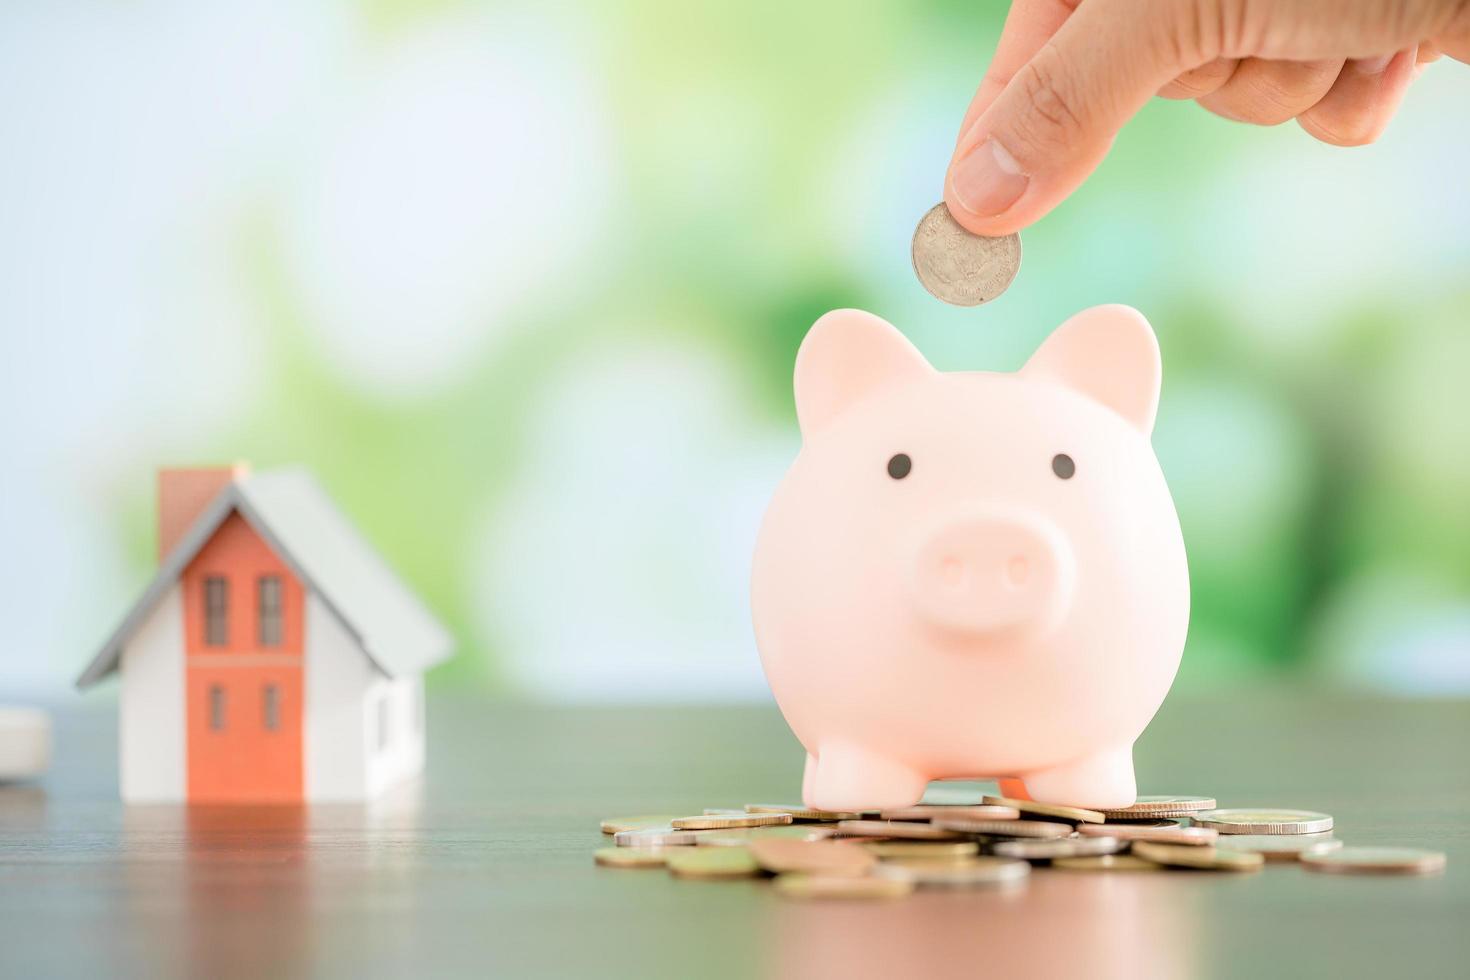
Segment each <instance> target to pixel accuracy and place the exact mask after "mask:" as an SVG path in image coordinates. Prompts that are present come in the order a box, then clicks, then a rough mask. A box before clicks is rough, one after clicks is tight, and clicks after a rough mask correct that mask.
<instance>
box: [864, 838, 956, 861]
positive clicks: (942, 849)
mask: <svg viewBox="0 0 1470 980" xmlns="http://www.w3.org/2000/svg"><path fill="white" fill-rule="evenodd" d="M855 843H857V844H858V846H860V847H862V848H863V849H865V850H866V851H867V852H868V853H869V854H872V855H874V856H875V857H880V858H917V859H924V860H929V861H946V860H949V861H952V860H955V859H956V858H967V857H974V856H975V855H976V854H979V853H980V845H979V844H976V843H975V842H974V841H972V840H955V841H946V840H934V841H929V840H893V841H888V840H865V841H857V842H855Z"/></svg>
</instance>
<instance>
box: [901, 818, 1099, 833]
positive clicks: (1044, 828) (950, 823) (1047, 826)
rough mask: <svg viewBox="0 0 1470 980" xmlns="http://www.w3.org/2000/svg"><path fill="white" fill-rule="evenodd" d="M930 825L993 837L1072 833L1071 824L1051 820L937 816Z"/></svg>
mask: <svg viewBox="0 0 1470 980" xmlns="http://www.w3.org/2000/svg"><path fill="white" fill-rule="evenodd" d="M930 826H931V827H939V828H942V829H944V830H954V831H959V832H960V833H963V834H987V835H989V836H992V837H1067V836H1069V835H1070V834H1071V833H1072V827H1071V825H1070V824H1065V823H1057V822H1055V821H1051V820H947V819H942V818H938V817H936V818H935V819H934V820H933V821H931V822H930Z"/></svg>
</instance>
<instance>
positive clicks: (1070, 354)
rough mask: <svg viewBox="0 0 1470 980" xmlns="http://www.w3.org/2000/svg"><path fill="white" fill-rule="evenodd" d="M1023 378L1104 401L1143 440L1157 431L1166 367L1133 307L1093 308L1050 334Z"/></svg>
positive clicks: (1029, 364) (1156, 345) (1139, 315)
mask: <svg viewBox="0 0 1470 980" xmlns="http://www.w3.org/2000/svg"><path fill="white" fill-rule="evenodd" d="M1021 373H1022V374H1023V375H1027V376H1029V377H1040V378H1046V379H1048V380H1051V381H1055V382H1057V383H1059V384H1064V385H1066V386H1067V387H1069V388H1072V389H1074V390H1076V391H1078V392H1081V393H1082V394H1084V395H1086V396H1087V397H1089V398H1091V399H1093V400H1094V401H1099V402H1102V403H1103V404H1104V405H1106V406H1107V407H1108V408H1111V409H1112V410H1113V411H1115V412H1117V413H1118V414H1119V415H1121V416H1123V418H1125V419H1127V420H1128V421H1129V422H1132V423H1133V425H1134V426H1135V427H1137V428H1138V430H1139V431H1140V432H1142V433H1143V434H1144V435H1148V434H1149V433H1150V432H1152V431H1153V428H1154V414H1155V412H1157V411H1158V407H1159V384H1160V382H1161V380H1162V376H1163V366H1162V364H1161V362H1160V360H1159V342H1158V339H1157V338H1155V337H1154V332H1153V328H1152V327H1150V326H1149V325H1148V321H1147V320H1145V319H1144V318H1143V314H1142V313H1139V312H1138V311H1137V310H1135V309H1133V308H1132V307H1129V306H1094V307H1093V308H1092V309H1090V310H1083V311H1082V312H1081V313H1078V314H1077V315H1076V316H1074V317H1072V318H1071V319H1070V320H1068V321H1067V322H1066V323H1063V324H1062V325H1061V326H1060V327H1057V328H1056V329H1055V330H1053V331H1052V334H1051V336H1050V337H1048V338H1046V340H1045V341H1043V342H1042V344H1041V347H1040V348H1039V349H1038V350H1037V351H1036V353H1035V354H1033V355H1031V360H1029V361H1027V362H1026V366H1025V367H1023V368H1021Z"/></svg>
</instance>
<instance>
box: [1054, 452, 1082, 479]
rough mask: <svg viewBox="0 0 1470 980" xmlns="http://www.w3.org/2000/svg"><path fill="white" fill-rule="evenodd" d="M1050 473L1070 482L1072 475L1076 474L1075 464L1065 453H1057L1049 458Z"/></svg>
mask: <svg viewBox="0 0 1470 980" xmlns="http://www.w3.org/2000/svg"><path fill="white" fill-rule="evenodd" d="M1051 471H1052V472H1053V473H1055V474H1056V475H1057V476H1059V477H1061V478H1062V479H1063V480H1070V479H1072V474H1073V473H1076V472H1077V464H1076V463H1074V462H1072V457H1071V456H1068V455H1067V454H1066V453H1057V454H1056V455H1055V456H1053V457H1052V458H1051Z"/></svg>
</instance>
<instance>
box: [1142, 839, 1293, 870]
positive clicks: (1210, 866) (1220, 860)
mask: <svg viewBox="0 0 1470 980" xmlns="http://www.w3.org/2000/svg"><path fill="white" fill-rule="evenodd" d="M1133 853H1134V854H1135V855H1137V856H1138V857H1141V858H1143V859H1144V860H1145V861H1154V862H1156V863H1158V864H1166V865H1168V866H1169V867H1171V868H1199V869H1201V870H1206V871H1257V870H1259V869H1260V867H1261V866H1262V865H1263V864H1265V863H1266V862H1265V859H1264V858H1262V857H1261V856H1260V855H1259V854H1248V853H1246V852H1245V851H1222V850H1217V849H1215V848H1213V847H1189V846H1186V845H1182V844H1154V843H1151V842H1150V841H1138V842H1136V843H1135V844H1134V845H1133Z"/></svg>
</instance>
